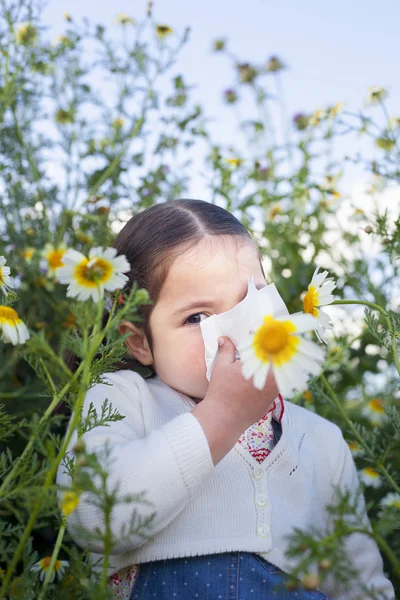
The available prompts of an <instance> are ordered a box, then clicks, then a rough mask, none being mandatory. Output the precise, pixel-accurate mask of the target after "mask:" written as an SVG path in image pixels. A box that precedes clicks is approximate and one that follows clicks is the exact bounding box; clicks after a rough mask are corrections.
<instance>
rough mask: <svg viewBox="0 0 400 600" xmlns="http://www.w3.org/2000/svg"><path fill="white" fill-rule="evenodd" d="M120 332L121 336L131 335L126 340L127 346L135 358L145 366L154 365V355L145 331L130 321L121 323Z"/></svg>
mask: <svg viewBox="0 0 400 600" xmlns="http://www.w3.org/2000/svg"><path fill="white" fill-rule="evenodd" d="M118 331H119V333H120V334H121V335H124V334H125V333H130V336H129V337H128V338H126V340H125V344H126V347H127V348H128V350H129V352H130V353H131V354H132V356H133V357H134V358H136V359H137V360H138V361H139V362H140V363H142V365H145V366H149V365H151V364H153V355H152V353H151V350H150V347H149V344H148V342H147V338H146V335H145V333H144V331H143V329H140V328H139V327H137V326H136V325H134V324H133V323H130V322H129V321H121V323H120V324H119V326H118Z"/></svg>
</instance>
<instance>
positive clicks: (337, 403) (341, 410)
mask: <svg viewBox="0 0 400 600" xmlns="http://www.w3.org/2000/svg"><path fill="white" fill-rule="evenodd" d="M319 378H320V379H321V381H322V382H323V384H324V385H325V388H326V390H327V392H328V395H329V397H330V398H331V400H332V401H333V403H334V405H335V406H336V408H337V410H338V411H339V413H340V415H341V416H342V418H343V420H344V421H345V423H346V425H347V427H348V428H349V429H350V431H351V432H352V434H353V436H354V438H355V439H356V440H357V441H358V442H359V444H360V445H361V446H362V448H363V450H364V451H365V452H366V454H368V456H369V457H370V458H371V459H372V460H373V461H376V456H375V454H374V453H373V452H372V450H371V448H370V447H369V446H368V444H366V443H365V442H364V440H363V438H362V436H361V435H360V434H359V433H358V431H357V429H356V428H355V427H354V425H353V423H352V421H351V420H350V419H349V417H348V416H347V414H346V411H345V410H344V408H343V406H342V404H341V402H340V401H339V399H338V397H337V396H336V394H335V392H334V390H333V388H332V386H331V385H330V383H329V381H328V380H327V378H326V377H325V375H324V374H323V373H322V374H321V375H320V376H319ZM377 468H378V470H379V471H380V472H381V473H382V475H383V476H384V477H385V478H386V479H387V481H388V482H389V484H390V485H391V487H392V488H393V489H394V490H395V491H396V492H397V493H398V494H400V486H398V485H397V483H396V482H395V481H394V479H393V477H392V476H391V475H390V473H388V471H387V470H386V468H385V467H384V466H383V465H382V464H378V465H377Z"/></svg>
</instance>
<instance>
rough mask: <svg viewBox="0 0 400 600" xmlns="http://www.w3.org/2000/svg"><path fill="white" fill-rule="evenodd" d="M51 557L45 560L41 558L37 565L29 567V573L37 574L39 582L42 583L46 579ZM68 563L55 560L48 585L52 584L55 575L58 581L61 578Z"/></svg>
mask: <svg viewBox="0 0 400 600" xmlns="http://www.w3.org/2000/svg"><path fill="white" fill-rule="evenodd" d="M50 561H51V556H46V557H45V558H41V559H40V560H39V561H38V562H37V563H35V564H34V565H33V566H32V567H31V571H36V572H39V573H40V575H39V577H40V581H43V580H44V578H45V577H46V573H47V571H48V570H49V568H50ZM68 565H69V562H68V561H67V560H56V562H55V563H54V566H53V569H52V573H51V576H50V583H52V582H53V581H54V579H55V577H56V575H57V577H58V580H59V581H60V580H61V579H62V578H63V575H64V571H65V569H66V568H67V567H68Z"/></svg>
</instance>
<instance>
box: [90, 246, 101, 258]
mask: <svg viewBox="0 0 400 600" xmlns="http://www.w3.org/2000/svg"><path fill="white" fill-rule="evenodd" d="M103 252H104V251H103V248H101V246H96V247H95V248H91V249H90V251H89V258H93V257H103Z"/></svg>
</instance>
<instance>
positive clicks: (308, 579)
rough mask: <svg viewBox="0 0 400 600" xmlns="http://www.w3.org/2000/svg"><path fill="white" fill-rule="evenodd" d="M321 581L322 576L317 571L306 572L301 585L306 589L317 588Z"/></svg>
mask: <svg viewBox="0 0 400 600" xmlns="http://www.w3.org/2000/svg"><path fill="white" fill-rule="evenodd" d="M320 583H321V578H320V576H319V575H317V574H316V573H306V575H304V577H303V578H302V580H301V585H302V586H303V588H304V589H305V590H316V589H317V587H318V586H319V584H320Z"/></svg>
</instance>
